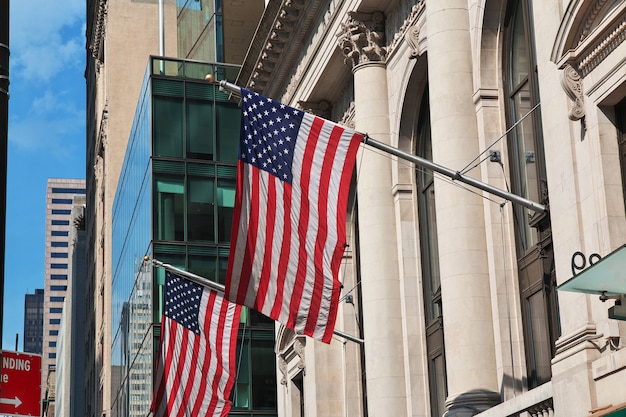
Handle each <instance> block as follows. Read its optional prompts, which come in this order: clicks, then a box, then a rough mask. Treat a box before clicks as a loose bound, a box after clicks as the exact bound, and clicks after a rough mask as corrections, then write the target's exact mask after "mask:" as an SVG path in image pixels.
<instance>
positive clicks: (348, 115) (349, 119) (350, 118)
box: [339, 100, 355, 129]
mask: <svg viewBox="0 0 626 417" xmlns="http://www.w3.org/2000/svg"><path fill="white" fill-rule="evenodd" d="M339 124H342V125H344V126H347V127H349V128H350V129H354V127H355V124H354V100H352V101H351V102H350V104H349V106H348V109H347V110H346V112H345V113H344V114H343V116H342V117H341V119H340V120H339Z"/></svg>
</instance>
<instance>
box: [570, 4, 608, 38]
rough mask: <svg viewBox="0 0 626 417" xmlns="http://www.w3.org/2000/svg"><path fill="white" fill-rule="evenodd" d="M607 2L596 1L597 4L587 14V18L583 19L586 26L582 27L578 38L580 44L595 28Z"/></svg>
mask: <svg viewBox="0 0 626 417" xmlns="http://www.w3.org/2000/svg"><path fill="white" fill-rule="evenodd" d="M606 2H607V0H596V2H595V4H594V5H593V6H592V7H590V8H589V10H588V11H587V13H586V14H585V17H584V19H583V21H584V22H585V24H584V25H581V26H580V28H579V34H578V36H577V38H578V42H579V43H580V42H582V41H584V40H585V38H586V37H587V36H588V35H589V32H590V31H591V27H592V26H593V23H594V22H595V20H596V18H597V17H598V13H600V10H602V7H604V5H605V4H606Z"/></svg>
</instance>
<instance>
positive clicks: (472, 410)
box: [443, 390, 502, 417]
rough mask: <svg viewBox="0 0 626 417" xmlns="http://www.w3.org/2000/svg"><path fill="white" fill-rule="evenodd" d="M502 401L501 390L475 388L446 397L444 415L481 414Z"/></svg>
mask: <svg viewBox="0 0 626 417" xmlns="http://www.w3.org/2000/svg"><path fill="white" fill-rule="evenodd" d="M501 402H502V397H501V396H500V393H499V392H495V391H489V390H474V391H469V392H465V393H463V394H459V395H455V396H453V397H448V398H447V399H446V403H445V407H446V412H445V413H444V414H443V415H444V417H469V416H474V415H476V414H480V413H481V412H482V411H485V410H488V409H490V408H491V407H494V406H496V405H498V404H500V403H501Z"/></svg>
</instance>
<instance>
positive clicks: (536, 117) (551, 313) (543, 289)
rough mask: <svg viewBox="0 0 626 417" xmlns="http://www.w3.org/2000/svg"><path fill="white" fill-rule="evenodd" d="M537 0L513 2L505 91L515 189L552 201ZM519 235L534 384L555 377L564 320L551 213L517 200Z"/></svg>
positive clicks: (531, 381)
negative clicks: (537, 44)
mask: <svg viewBox="0 0 626 417" xmlns="http://www.w3.org/2000/svg"><path fill="white" fill-rule="evenodd" d="M531 7H532V2H531V0H513V1H511V2H509V7H508V13H507V18H506V22H505V26H506V32H505V33H506V38H505V44H504V48H505V50H504V54H503V57H504V60H505V65H503V68H504V74H503V79H504V91H505V94H506V99H507V100H506V111H507V114H506V116H507V126H508V127H511V126H515V127H514V128H513V129H511V131H510V133H509V136H508V151H509V166H510V174H511V188H512V190H513V192H515V193H516V194H518V195H521V196H523V197H525V198H528V199H530V200H533V201H537V202H542V203H547V202H548V188H547V181H546V169H545V158H544V153H543V137H542V134H541V129H540V126H541V120H540V111H539V109H538V104H539V92H538V88H537V66H536V63H535V59H534V43H533V36H534V34H533V31H532V17H531V16H532V14H531V11H532V9H531ZM513 216H514V220H515V239H516V253H517V266H518V272H519V286H520V296H521V305H522V315H523V316H522V321H523V325H524V343H525V351H526V368H527V376H528V381H527V382H528V386H529V388H533V387H536V386H538V385H540V384H542V383H544V382H547V381H549V380H550V378H551V375H552V373H551V367H550V366H551V365H550V362H551V359H552V357H553V356H554V343H555V341H556V338H557V337H558V335H559V333H560V329H559V324H558V312H557V299H556V282H555V274H554V255H553V249H552V233H551V226H550V218H549V216H548V215H547V214H545V213H534V212H532V211H530V210H529V209H526V208H524V207H521V206H518V205H514V206H513Z"/></svg>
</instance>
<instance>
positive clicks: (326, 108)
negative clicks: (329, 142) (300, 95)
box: [298, 100, 333, 119]
mask: <svg viewBox="0 0 626 417" xmlns="http://www.w3.org/2000/svg"><path fill="white" fill-rule="evenodd" d="M298 107H300V109H302V110H303V111H305V112H308V113H313V114H314V115H316V116H319V117H322V118H324V119H330V118H331V115H332V108H333V107H332V105H331V104H330V103H329V102H328V101H326V100H320V101H316V102H315V101H298Z"/></svg>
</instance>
